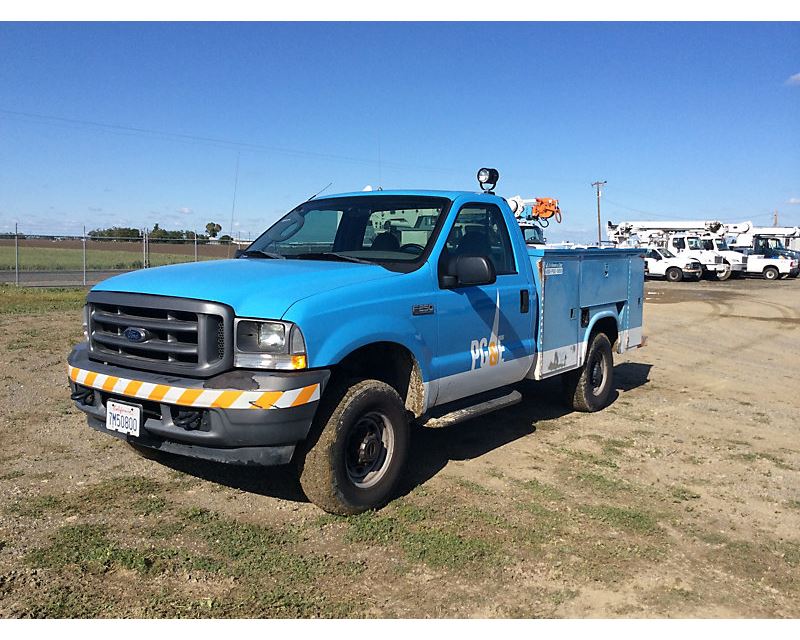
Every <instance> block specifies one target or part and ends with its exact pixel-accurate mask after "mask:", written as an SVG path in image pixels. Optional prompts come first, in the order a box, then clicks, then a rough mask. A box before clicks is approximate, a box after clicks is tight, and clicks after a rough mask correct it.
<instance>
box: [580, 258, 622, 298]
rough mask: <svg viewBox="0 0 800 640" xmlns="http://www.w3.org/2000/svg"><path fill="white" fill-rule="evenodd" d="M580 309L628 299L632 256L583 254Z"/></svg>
mask: <svg viewBox="0 0 800 640" xmlns="http://www.w3.org/2000/svg"><path fill="white" fill-rule="evenodd" d="M582 258H583V259H582V265H581V277H580V306H581V307H594V306H597V305H601V304H612V303H615V302H622V301H624V300H627V299H628V277H629V274H628V270H629V265H630V259H629V256H628V255H626V254H624V253H621V254H616V253H611V252H610V251H607V250H604V249H598V250H596V251H594V250H592V251H585V252H583V255H582Z"/></svg>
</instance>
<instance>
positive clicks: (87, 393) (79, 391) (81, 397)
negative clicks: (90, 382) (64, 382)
mask: <svg viewBox="0 0 800 640" xmlns="http://www.w3.org/2000/svg"><path fill="white" fill-rule="evenodd" d="M69 397H70V398H71V399H72V400H75V401H76V402H80V403H81V404H82V405H84V406H86V405H92V404H94V391H93V390H92V389H87V388H86V387H77V388H76V389H75V391H73V392H72V393H71V394H69Z"/></svg>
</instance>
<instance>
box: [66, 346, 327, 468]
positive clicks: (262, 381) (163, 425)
mask: <svg viewBox="0 0 800 640" xmlns="http://www.w3.org/2000/svg"><path fill="white" fill-rule="evenodd" d="M67 361H68V364H69V369H68V372H69V378H70V389H71V391H72V393H73V397H76V396H81V395H82V394H83V395H84V397H83V398H82V399H81V398H79V399H76V400H75V406H76V407H77V408H78V409H80V410H81V411H83V412H84V413H86V415H87V418H88V422H89V426H90V427H92V428H94V429H96V430H98V431H102V432H105V433H108V434H109V435H113V436H116V437H118V438H121V439H123V440H127V441H129V442H131V443H135V444H138V445H141V446H144V447H150V448H153V449H159V450H161V451H167V452H169V453H175V454H179V455H184V456H189V457H194V458H203V459H207V460H216V461H219V462H232V463H238V464H261V465H270V464H284V463H287V462H289V461H290V460H291V458H292V455H293V454H294V449H295V446H296V445H297V443H298V442H300V441H302V440H304V439H305V438H306V437H307V435H308V432H309V430H310V428H311V422H312V420H313V418H314V414H315V413H316V409H317V406H318V405H319V399H320V397H321V395H322V392H323V391H324V388H325V385H326V384H327V382H328V379H329V377H330V372H329V371H328V370H326V369H316V370H312V371H302V372H288V371H287V372H273V371H270V372H266V371H255V370H235V371H229V372H227V373H223V374H220V375H218V376H215V377H212V378H208V379H194V378H182V377H178V376H175V375H163V374H158V373H153V372H145V371H138V370H134V369H128V368H124V367H120V366H116V365H110V364H105V363H101V362H95V361H93V360H90V359H89V351H88V348H87V344H86V343H83V344H81V345H78V346H77V347H76V348H75V349H73V351H72V353H70V355H69V357H68V359H67ZM90 390H92V392H91V393H90V394H89V393H88V392H89V391H90ZM86 394H88V395H86ZM109 399H117V400H120V401H122V402H129V403H132V404H138V405H140V406H141V407H142V425H141V429H140V435H139V436H138V437H133V436H129V435H125V434H121V433H119V432H116V431H110V430H107V429H106V427H105V424H106V409H105V407H106V402H107V401H108V400H109Z"/></svg>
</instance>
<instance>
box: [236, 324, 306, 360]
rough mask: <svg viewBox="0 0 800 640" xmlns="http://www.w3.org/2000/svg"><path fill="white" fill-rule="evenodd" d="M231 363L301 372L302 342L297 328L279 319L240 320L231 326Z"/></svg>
mask: <svg viewBox="0 0 800 640" xmlns="http://www.w3.org/2000/svg"><path fill="white" fill-rule="evenodd" d="M235 326H236V328H235V333H236V345H235V350H234V356H233V364H234V366H236V367H248V368H255V369H305V368H306V367H307V366H308V360H307V358H306V342H305V339H304V338H303V334H302V332H301V331H300V327H298V326H297V325H296V324H292V323H291V322H281V321H280V320H244V319H240V318H237V319H236V323H235Z"/></svg>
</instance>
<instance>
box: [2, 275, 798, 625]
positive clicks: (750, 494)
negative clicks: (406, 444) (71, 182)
mask: <svg viewBox="0 0 800 640" xmlns="http://www.w3.org/2000/svg"><path fill="white" fill-rule="evenodd" d="M646 291H647V292H648V295H647V303H646V305H645V333H646V334H647V335H648V338H649V339H648V345H647V347H646V348H644V349H640V350H637V351H633V352H631V353H628V354H625V355H623V356H617V357H616V369H615V373H616V394H615V396H616V397H615V400H614V402H613V404H612V405H611V406H610V407H608V408H607V409H606V410H604V411H602V412H599V413H596V414H578V413H572V412H568V411H566V410H565V409H564V408H562V406H561V405H560V404H559V402H558V400H557V396H558V385H557V383H554V382H549V383H543V384H540V385H535V384H530V385H525V386H524V387H523V391H524V396H525V399H524V402H523V403H522V404H520V405H518V406H516V407H513V408H510V409H507V410H504V411H501V412H497V413H495V414H491V415H488V416H485V417H482V418H479V419H476V420H473V421H471V422H466V423H463V424H460V425H454V426H451V427H444V428H439V429H433V428H422V427H415V428H414V430H413V448H412V453H411V465H410V469H409V470H408V474H407V475H408V479H407V481H406V483H405V484H404V486H403V488H402V491H401V492H400V495H399V496H398V498H397V499H396V500H395V501H394V502H392V503H391V504H390V505H389V506H388V507H386V508H385V509H383V510H381V511H379V512H375V513H366V514H363V515H361V516H357V517H351V518H339V517H333V516H329V515H326V514H324V513H322V512H321V511H320V510H318V509H317V508H316V507H315V506H314V505H312V504H309V503H308V502H306V501H305V499H304V498H303V496H302V494H301V493H300V491H299V489H298V487H297V484H296V482H295V481H294V480H293V479H292V476H291V475H290V474H289V473H288V472H287V471H286V469H280V468H278V469H266V470H256V469H240V468H231V467H226V466H223V465H219V464H212V463H198V462H190V461H186V460H182V459H180V458H168V457H164V458H162V459H160V460H159V461H154V460H146V459H143V458H141V457H138V456H137V455H136V454H135V453H134V452H133V451H132V450H131V449H129V448H128V447H127V446H126V445H125V444H124V443H123V442H120V441H119V440H116V439H114V438H111V437H108V436H106V435H103V434H99V433H96V432H94V431H92V430H90V429H89V428H88V427H87V426H86V424H85V421H84V418H83V415H82V414H81V413H80V412H79V411H77V410H76V409H75V408H73V406H72V404H71V402H70V400H69V392H68V388H67V384H66V372H65V357H66V354H67V353H68V351H69V348H70V346H71V345H72V344H73V343H75V342H77V341H78V340H79V339H80V338H81V330H80V318H79V309H80V306H81V304H82V301H81V298H82V292H68V291H49V290H43V291H35V292H24V293H20V292H19V291H16V290H13V289H9V288H2V289H0V307H2V310H3V312H4V313H2V314H0V329H2V330H1V331H0V444H1V445H2V446H0V615H1V616H4V617H64V616H79V617H119V616H126V617H127V616H130V617H139V616H144V617H176V616H184V617H217V616H219V617H247V616H258V617H656V616H658V617H661V616H667V617H739V616H742V617H744V616H746V617H798V616H800V438H799V437H798V436H799V435H800V422H799V419H798V418H799V416H800V393H798V380H800V349H798V338H800V281H798V280H792V281H779V282H774V283H767V282H764V281H760V280H748V281H729V282H725V283H713V282H701V283H681V284H677V285H671V284H667V283H647V284H646Z"/></svg>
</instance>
